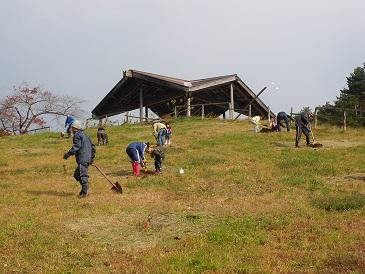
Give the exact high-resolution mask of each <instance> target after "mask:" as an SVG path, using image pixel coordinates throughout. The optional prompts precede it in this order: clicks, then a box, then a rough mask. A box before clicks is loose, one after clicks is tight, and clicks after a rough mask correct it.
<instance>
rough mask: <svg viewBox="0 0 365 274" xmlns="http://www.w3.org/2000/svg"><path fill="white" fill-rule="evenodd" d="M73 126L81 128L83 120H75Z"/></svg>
mask: <svg viewBox="0 0 365 274" xmlns="http://www.w3.org/2000/svg"><path fill="white" fill-rule="evenodd" d="M71 127H73V128H77V129H81V127H82V126H81V122H80V121H79V120H75V121H74V122H73V123H72V124H71Z"/></svg>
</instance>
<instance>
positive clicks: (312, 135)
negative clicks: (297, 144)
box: [311, 129, 316, 143]
mask: <svg viewBox="0 0 365 274" xmlns="http://www.w3.org/2000/svg"><path fill="white" fill-rule="evenodd" d="M311 135H312V139H313V143H315V142H316V140H315V139H314V135H313V131H312V129H311Z"/></svg>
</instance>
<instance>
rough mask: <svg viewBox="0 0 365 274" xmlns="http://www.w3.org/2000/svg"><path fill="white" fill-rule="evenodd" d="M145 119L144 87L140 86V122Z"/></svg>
mask: <svg viewBox="0 0 365 274" xmlns="http://www.w3.org/2000/svg"><path fill="white" fill-rule="evenodd" d="M142 121H143V88H142V86H141V87H140V88H139V122H140V123H142Z"/></svg>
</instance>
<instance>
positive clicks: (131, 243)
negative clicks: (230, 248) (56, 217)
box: [66, 212, 213, 251]
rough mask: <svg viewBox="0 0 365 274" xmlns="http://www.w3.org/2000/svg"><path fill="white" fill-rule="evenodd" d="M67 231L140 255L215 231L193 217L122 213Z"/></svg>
mask: <svg viewBox="0 0 365 274" xmlns="http://www.w3.org/2000/svg"><path fill="white" fill-rule="evenodd" d="M66 227H67V228H68V229H71V230H73V231H75V232H78V233H80V234H81V235H82V236H85V237H87V238H90V239H92V240H94V241H96V242H99V243H103V244H107V245H118V246H119V247H122V249H123V250H125V251H140V250H146V249H150V248H153V247H155V246H156V245H157V244H159V243H162V242H165V241H177V240H180V239H183V238H185V237H188V236H192V235H196V234H199V233H202V232H205V231H208V230H210V229H211V228H212V227H213V220H212V219H211V218H209V217H203V216H200V215H194V214H191V215H185V216H181V215H176V214H171V213H167V214H152V215H148V214H146V213H142V212H123V213H120V214H118V215H113V216H110V217H105V216H100V217H98V218H84V219H81V220H78V221H76V222H73V223H68V224H66Z"/></svg>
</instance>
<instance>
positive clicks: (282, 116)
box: [276, 111, 294, 132]
mask: <svg viewBox="0 0 365 274" xmlns="http://www.w3.org/2000/svg"><path fill="white" fill-rule="evenodd" d="M282 121H284V122H285V126H286V131H288V132H289V131H290V121H292V122H294V119H293V117H291V116H290V115H289V114H286V113H285V112H284V111H281V112H279V113H278V115H276V129H277V131H281V127H282V126H283V125H282V124H281V122H282Z"/></svg>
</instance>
